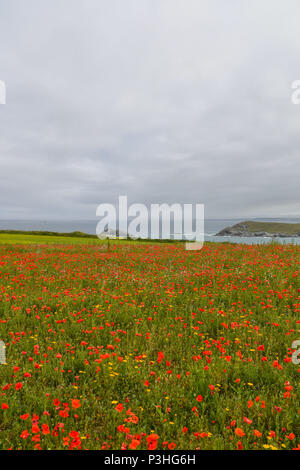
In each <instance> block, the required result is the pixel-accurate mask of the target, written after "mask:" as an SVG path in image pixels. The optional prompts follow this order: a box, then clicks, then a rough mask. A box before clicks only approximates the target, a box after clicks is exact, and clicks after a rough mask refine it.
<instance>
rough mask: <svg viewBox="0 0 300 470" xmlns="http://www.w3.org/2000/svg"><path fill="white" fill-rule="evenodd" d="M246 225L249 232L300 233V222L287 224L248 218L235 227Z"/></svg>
mask: <svg viewBox="0 0 300 470" xmlns="http://www.w3.org/2000/svg"><path fill="white" fill-rule="evenodd" d="M241 225H243V226H245V227H246V228H247V230H248V231H249V232H269V233H285V234H288V235H297V234H299V233H300V224H286V223H279V222H254V221H252V220H247V221H245V222H241V223H239V224H237V225H234V227H236V228H238V227H240V226H241Z"/></svg>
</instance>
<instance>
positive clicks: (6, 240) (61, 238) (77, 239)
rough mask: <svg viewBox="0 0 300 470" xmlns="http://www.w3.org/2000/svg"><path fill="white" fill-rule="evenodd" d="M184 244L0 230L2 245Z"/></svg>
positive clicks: (87, 235) (74, 233) (79, 234)
mask: <svg viewBox="0 0 300 470" xmlns="http://www.w3.org/2000/svg"><path fill="white" fill-rule="evenodd" d="M149 242H151V243H154V244H156V243H159V244H161V243H177V244H178V243H182V242H180V241H178V240H151V241H150V240H147V239H137V240H131V239H121V238H120V239H117V238H116V239H110V240H109V242H108V240H106V239H104V240H101V239H99V238H98V237H97V236H96V235H90V234H87V233H82V232H72V233H58V232H38V231H36V232H35V231H34V232H25V231H18V230H0V244H22V245H23V244H25V245H26V244H45V245H48V244H59V245H60V244H64V245H82V244H86V245H99V244H105V245H107V244H108V243H109V244H110V245H114V244H124V243H125V244H126V243H130V244H132V243H133V244H135V243H149Z"/></svg>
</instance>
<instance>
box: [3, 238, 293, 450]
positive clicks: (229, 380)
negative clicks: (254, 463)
mask: <svg viewBox="0 0 300 470" xmlns="http://www.w3.org/2000/svg"><path fill="white" fill-rule="evenodd" d="M28 237H29V238H28ZM35 237H36V238H35ZM49 238H50V240H48V239H47V237H46V236H43V237H40V238H39V237H38V236H34V235H8V234H7V235H5V234H2V235H1V236H0V338H1V339H2V340H4V341H5V343H6V359H7V363H6V365H0V380H1V397H0V449H149V450H154V449H156V448H157V449H175V450H176V449H266V450H267V449H269V450H271V449H294V448H297V446H299V431H300V427H299V395H298V396H297V393H298V383H299V367H300V366H299V365H295V364H294V363H293V362H292V359H291V356H292V352H293V350H292V349H291V345H292V343H293V341H295V340H297V339H300V335H299V323H300V321H299V305H300V302H299V297H300V295H299V293H300V282H299V259H300V257H299V255H300V247H299V246H294V245H279V244H278V245H277V244H270V245H263V246H261V245H254V246H247V245H238V244H235V245H231V244H221V243H217V244H213V243H210V244H205V246H204V248H203V249H202V250H201V251H192V252H191V251H185V250H184V247H183V246H182V245H181V244H150V243H140V244H139V243H129V242H119V243H114V242H111V244H110V247H109V249H108V248H107V244H106V242H100V241H98V240H97V241H93V240H83V239H81V240H80V239H78V238H74V239H68V240H66V238H64V237H58V238H56V237H49Z"/></svg>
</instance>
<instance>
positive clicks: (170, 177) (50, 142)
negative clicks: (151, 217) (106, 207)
mask: <svg viewBox="0 0 300 470" xmlns="http://www.w3.org/2000/svg"><path fill="white" fill-rule="evenodd" d="M0 79H1V80H4V81H5V82H6V87H7V104H6V105H0V219H7V218H11V219H15V218H22V219H26V218H35V219H39V218H42V219H92V218H93V217H94V216H95V211H96V207H97V205H98V204H100V203H102V202H111V203H113V202H115V200H116V198H117V197H118V195H119V194H127V195H128V199H129V202H140V203H147V204H150V203H158V202H166V203H172V202H179V203H188V202H194V203H195V202H198V203H204V204H205V210H206V216H208V217H210V218H214V217H216V218H218V217H221V218H224V217H228V218H230V217H257V216H263V217H265V216H271V217H279V216H281V217H282V216H294V217H297V216H300V199H299V194H300V191H299V186H300V184H299V181H300V105H298V106H297V105H295V104H292V103H291V93H292V90H291V84H292V82H293V81H294V80H297V79H300V2H299V1H298V0H285V1H284V2H283V1H274V0H251V1H249V0H226V2H225V1H224V0H126V1H125V0H88V1H84V0H63V1H62V0H51V1H50V0H47V1H46V0H26V2H25V1H24V0H1V3H0Z"/></svg>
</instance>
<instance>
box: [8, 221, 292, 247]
mask: <svg viewBox="0 0 300 470" xmlns="http://www.w3.org/2000/svg"><path fill="white" fill-rule="evenodd" d="M244 220H255V221H259V222H284V223H300V218H278V219H276V218H255V219H254V218H252V219H251V218H249V217H243V218H240V219H236V218H235V219H205V222H204V232H205V234H204V239H205V241H211V242H230V243H245V244H250V245H251V244H262V243H271V242H272V241H273V240H276V242H278V243H283V244H288V243H294V244H297V245H299V244H300V237H291V238H289V237H287V238H279V237H276V238H275V239H272V238H270V237H220V236H218V237H217V236H216V233H218V232H219V231H220V230H222V229H223V228H225V227H229V226H232V225H235V224H237V223H239V222H242V221H244ZM98 221H99V219H94V220H20V219H19V220H0V230H25V231H27V230H28V231H31V230H43V231H50V232H60V233H65V232H75V231H80V232H84V233H88V234H92V235H95V234H96V227H97V223H98ZM171 238H173V237H172V236H171ZM185 238H186V239H187V240H188V239H189V235H188V234H185Z"/></svg>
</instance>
